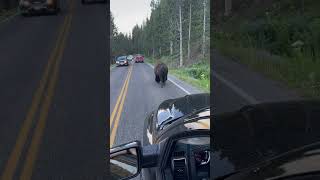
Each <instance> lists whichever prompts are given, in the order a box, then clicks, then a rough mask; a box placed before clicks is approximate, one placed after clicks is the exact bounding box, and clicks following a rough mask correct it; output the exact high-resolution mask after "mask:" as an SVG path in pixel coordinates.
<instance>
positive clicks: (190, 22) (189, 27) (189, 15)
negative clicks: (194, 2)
mask: <svg viewBox="0 0 320 180" xmlns="http://www.w3.org/2000/svg"><path fill="white" fill-rule="evenodd" d="M189 3H190V10H189V38H188V60H189V62H190V39H191V1H190V2H189Z"/></svg>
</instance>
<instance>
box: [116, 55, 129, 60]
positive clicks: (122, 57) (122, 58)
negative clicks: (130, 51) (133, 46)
mask: <svg viewBox="0 0 320 180" xmlns="http://www.w3.org/2000/svg"><path fill="white" fill-rule="evenodd" d="M126 59H127V57H126V56H120V57H118V58H117V61H123V60H126Z"/></svg>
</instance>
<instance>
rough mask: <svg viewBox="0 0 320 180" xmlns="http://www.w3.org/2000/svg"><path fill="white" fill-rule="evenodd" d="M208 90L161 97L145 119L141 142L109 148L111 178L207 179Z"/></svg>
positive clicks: (208, 145) (208, 173)
mask: <svg viewBox="0 0 320 180" xmlns="http://www.w3.org/2000/svg"><path fill="white" fill-rule="evenodd" d="M209 148H210V103H209V94H196V95H187V96H185V97H181V98H177V99H170V100H167V101H164V102H163V103H161V104H160V105H159V107H158V108H157V109H156V110H155V111H153V112H151V113H150V114H149V116H148V117H147V118H146V120H145V126H144V131H143V141H142V144H141V143H140V142H139V141H136V142H131V143H128V144H123V145H120V146H118V147H115V148H112V149H111V150H110V159H111V160H110V170H111V174H112V176H113V178H114V179H121V178H128V177H130V178H131V177H134V176H136V175H138V174H139V173H140V170H141V169H142V171H141V173H140V176H141V178H142V179H145V180H148V179H154V180H158V179H168V180H170V179H190V180H191V179H203V180H206V179H210V150H209Z"/></svg>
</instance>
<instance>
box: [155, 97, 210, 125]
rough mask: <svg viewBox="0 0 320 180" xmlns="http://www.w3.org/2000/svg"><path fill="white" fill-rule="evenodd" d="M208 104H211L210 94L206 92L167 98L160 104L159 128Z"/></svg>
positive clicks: (158, 114)
mask: <svg viewBox="0 0 320 180" xmlns="http://www.w3.org/2000/svg"><path fill="white" fill-rule="evenodd" d="M208 106H210V95H209V94H206V93H205V94H195V95H187V96H184V97H181V98H177V99H169V100H166V101H164V102H163V103H161V104H160V105H159V108H158V111H157V123H156V125H157V129H159V128H161V127H160V126H163V125H164V124H166V123H169V122H172V121H174V120H177V119H179V118H181V117H184V116H185V115H189V114H191V113H193V112H196V111H198V110H200V109H203V108H205V107H208Z"/></svg>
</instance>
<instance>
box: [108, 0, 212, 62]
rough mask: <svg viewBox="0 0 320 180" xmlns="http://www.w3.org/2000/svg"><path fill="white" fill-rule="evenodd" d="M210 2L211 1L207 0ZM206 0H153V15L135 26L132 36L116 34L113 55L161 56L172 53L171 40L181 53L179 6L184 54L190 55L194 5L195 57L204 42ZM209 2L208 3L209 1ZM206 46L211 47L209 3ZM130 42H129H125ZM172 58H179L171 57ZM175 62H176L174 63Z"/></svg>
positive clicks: (192, 45)
mask: <svg viewBox="0 0 320 180" xmlns="http://www.w3.org/2000/svg"><path fill="white" fill-rule="evenodd" d="M207 1H208V0H207ZM202 2H203V1H202V0H201V1H192V0H177V1H172V0H161V1H160V0H152V1H151V4H150V7H151V15H150V17H149V18H147V19H146V20H145V22H144V23H143V24H142V25H141V26H139V25H136V26H134V28H133V29H132V36H131V37H127V39H125V40H124V39H123V37H118V36H122V35H121V34H116V35H113V39H114V42H113V43H112V45H111V46H112V54H113V55H114V56H117V55H118V54H120V53H123V52H126V53H127V54H128V53H134V54H136V53H140V54H144V55H146V56H153V55H154V57H155V58H161V57H162V56H170V43H172V44H173V47H172V48H173V52H172V53H173V55H176V54H179V42H180V39H179V6H181V8H182V30H183V32H182V36H183V52H184V53H183V56H184V57H185V56H186V54H187V42H188V33H189V12H190V4H191V8H192V11H191V12H192V13H191V14H192V16H191V17H192V19H191V40H190V41H191V52H192V53H191V55H192V58H193V59H195V58H196V57H197V56H198V54H201V49H200V48H199V47H201V46H200V44H201V43H202V33H203V29H202V28H203V3H202ZM207 3H208V2H207ZM206 17H207V19H206V36H207V38H206V39H207V41H206V42H207V43H206V47H207V49H209V48H208V47H209V28H210V26H209V24H210V8H209V4H208V5H207V6H206ZM124 42H125V43H127V44H124ZM171 60H172V61H178V59H177V58H172V59H171ZM175 63H176V62H173V64H175Z"/></svg>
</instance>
